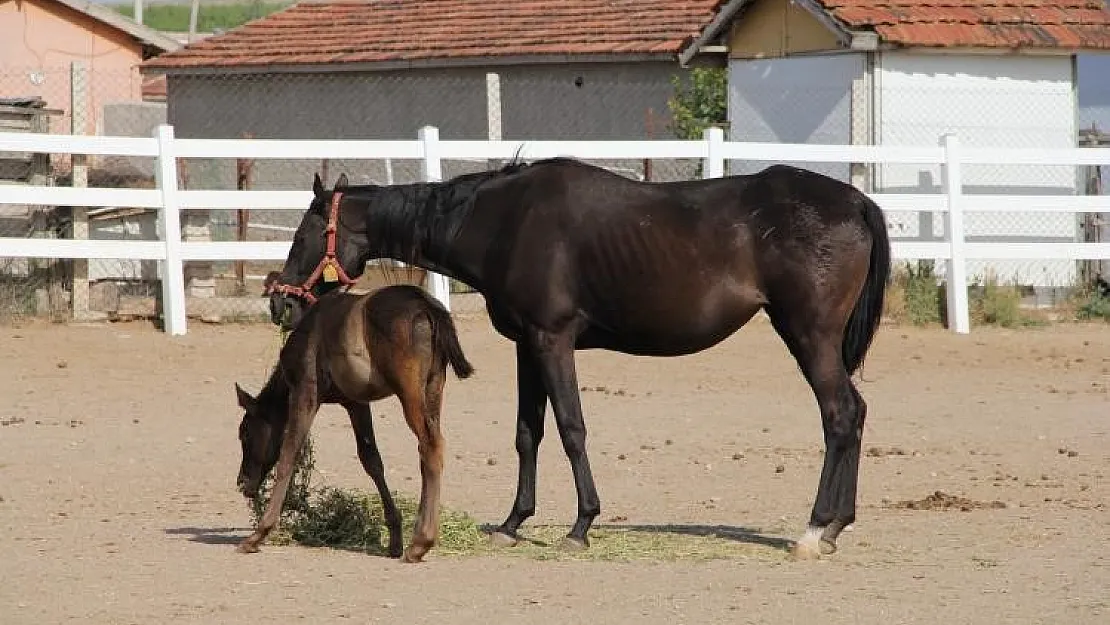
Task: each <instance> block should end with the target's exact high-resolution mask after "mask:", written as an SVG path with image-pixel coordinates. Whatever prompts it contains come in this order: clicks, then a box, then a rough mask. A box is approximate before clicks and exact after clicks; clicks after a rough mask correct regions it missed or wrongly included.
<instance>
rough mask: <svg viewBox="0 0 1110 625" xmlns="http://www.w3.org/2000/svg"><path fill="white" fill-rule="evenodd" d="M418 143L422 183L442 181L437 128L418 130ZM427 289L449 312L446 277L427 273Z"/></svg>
mask: <svg viewBox="0 0 1110 625" xmlns="http://www.w3.org/2000/svg"><path fill="white" fill-rule="evenodd" d="M419 137H420V141H421V143H423V144H424V158H423V160H421V162H420V176H421V179H422V180H424V182H439V181H441V180H443V163H442V162H441V161H440V158H439V128H436V127H435V126H424V127H423V128H421V129H420V134H419ZM428 288H429V289H430V290H431V292H432V297H435V298H436V299H438V300H439V301H440V303H442V304H443V306H444V307H445V308H447V310H449V311H450V310H451V284H450V282H448V281H447V276H444V275H441V274H438V273H435V272H434V271H429V272H428Z"/></svg>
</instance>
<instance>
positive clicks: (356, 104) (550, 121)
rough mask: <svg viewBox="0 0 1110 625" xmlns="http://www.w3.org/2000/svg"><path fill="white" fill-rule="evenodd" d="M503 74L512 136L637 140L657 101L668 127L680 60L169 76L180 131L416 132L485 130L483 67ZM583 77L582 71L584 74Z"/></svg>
mask: <svg viewBox="0 0 1110 625" xmlns="http://www.w3.org/2000/svg"><path fill="white" fill-rule="evenodd" d="M487 71H497V72H498V73H499V74H500V75H501V90H502V96H501V99H502V112H503V116H502V132H503V136H504V137H505V138H507V139H512V138H521V139H523V138H528V139H588V138H594V139H638V138H644V137H646V136H647V135H646V132H645V126H646V121H645V120H646V115H647V111H648V109H654V112H655V114H656V116H657V121H658V123H657V124H656V136H657V137H660V138H663V137H664V136H666V135H668V134H669V133H667V129H666V125H667V122H668V119H669V117H668V115H667V113H668V109H667V99H668V98H669V97H670V96H671V93H672V88H671V83H670V79H671V76H672V75H673V74H677V73H681V72H682V71H683V70H681V69H680V68H679V67H678V65H677V64H676V63H665V62H654V63H605V64H599V63H594V64H561V65H527V66H525V65H519V66H507V67H499V68H482V67H475V68H457V69H429V70H408V71H403V72H329V73H311V74H310V73H299V74H293V73H284V74H244V75H230V74H224V75H212V76H201V75H196V76H171V77H170V78H169V84H168V98H167V100H168V103H169V119H170V122H171V123H172V124H173V125H174V126H175V127H176V132H177V135H178V136H181V137H190V138H231V137H238V136H240V134H241V133H244V132H249V133H253V134H254V135H255V136H256V137H259V138H282V139H309V138H312V139H345V138H361V139H411V138H413V137H415V136H416V131H417V129H419V128H420V127H421V126H424V125H432V126H437V127H439V129H440V136H441V137H443V138H445V139H484V138H486V130H487V120H486V72H487ZM577 79H581V80H577Z"/></svg>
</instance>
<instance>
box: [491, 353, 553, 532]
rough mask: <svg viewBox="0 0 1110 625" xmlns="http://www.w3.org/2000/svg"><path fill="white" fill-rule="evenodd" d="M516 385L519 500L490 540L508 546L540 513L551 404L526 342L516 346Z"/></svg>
mask: <svg viewBox="0 0 1110 625" xmlns="http://www.w3.org/2000/svg"><path fill="white" fill-rule="evenodd" d="M516 387H517V412H516V454H517V463H518V467H517V481H516V499H515V500H514V501H513V509H512V510H511V511H510V512H509V516H508V518H506V519H505V522H504V523H502V524H501V526H500V527H498V528H497V529H496V530H494V531H493V533H491V534H490V542H492V543H493V544H494V545H498V546H505V547H507V546H512V545H515V544H516V543H517V541H518V540H519V537H518V535H517V530H518V529H519V528H520V525H521V523H524V521H525V520H527V519H528V517H530V516H532V515H533V514H535V513H536V456H537V454H538V453H539V448H540V441H542V440H543V417H544V408H546V407H547V390H546V389H545V388H544V384H543V373H542V372H541V371H540V366H539V363H538V362H537V361H536V359H535V357H534V356H533V355H532V351H531V349H530V348H529V347H528V346H527V345H524V344H523V343H522V342H518V343H517V345H516Z"/></svg>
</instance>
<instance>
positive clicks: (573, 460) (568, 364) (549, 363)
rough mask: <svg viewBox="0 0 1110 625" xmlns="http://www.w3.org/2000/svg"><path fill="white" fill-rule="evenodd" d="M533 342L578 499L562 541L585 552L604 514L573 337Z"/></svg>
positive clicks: (537, 337) (544, 336)
mask: <svg viewBox="0 0 1110 625" xmlns="http://www.w3.org/2000/svg"><path fill="white" fill-rule="evenodd" d="M531 338H532V341H531V343H532V345H533V348H534V349H535V354H536V361H537V362H538V363H539V368H540V372H541V373H542V377H543V383H544V387H545V388H546V389H547V395H548V397H549V398H551V406H552V408H553V409H554V412H555V424H556V425H557V426H558V428H559V438H560V439H561V440H562V443H563V451H564V452H565V453H566V455H567V459H568V460H570V469H571V473H572V474H573V475H574V487H575V491H576V494H577V495H578V518H577V519H575V521H574V526H573V527H571V529H570V532H568V533H567V535H566V537H565V538H564V539H563V546H564V547H566V548H568V549H575V550H578V549H585V548H586V547H588V546H589V540H588V539H587V537H586V534H587V533H588V532H589V531H590V526H591V525H593V522H594V519H596V518H597V515H598V514H600V513H601V502H600V501H599V500H598V496H597V488H596V487H595V486H594V478H593V473H592V472H591V471H590V459H589V457H588V456H587V454H586V423H585V420H584V419H583V416H582V401H581V397H580V396H579V394H578V376H577V373H576V371H575V364H574V336H573V335H571V334H569V333H566V334H551V333H547V332H540V331H536V332H535V333H534V336H533V337H531Z"/></svg>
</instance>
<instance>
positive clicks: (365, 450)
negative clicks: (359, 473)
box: [343, 402, 404, 558]
mask: <svg viewBox="0 0 1110 625" xmlns="http://www.w3.org/2000/svg"><path fill="white" fill-rule="evenodd" d="M343 408H345V409H346V410H347V414H348V415H349V416H350V417H351V429H353V430H354V433H355V445H356V446H357V447H358V459H359V461H360V462H362V468H363V469H364V470H365V471H366V474H367V475H369V476H370V479H371V480H373V481H374V486H375V487H377V489H378V496H379V497H381V500H382V512H383V513H384V515H385V524H386V526H387V527H388V528H389V550H388V553H389V557H391V558H399V557H400V556H401V545H402V541H403V540H404V537H403V536H402V535H401V513H400V512H399V511H398V510H397V504H396V503H394V501H393V495H391V494H390V492H389V487H388V486H386V483H385V467H383V466H382V455H381V453H380V452H379V451H378V441H377V439H376V438H375V437H374V417H373V414H372V413H371V411H370V406H369V405H367V404H364V403H361V402H346V403H344V404H343Z"/></svg>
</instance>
